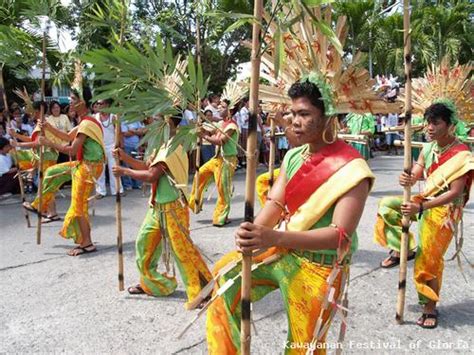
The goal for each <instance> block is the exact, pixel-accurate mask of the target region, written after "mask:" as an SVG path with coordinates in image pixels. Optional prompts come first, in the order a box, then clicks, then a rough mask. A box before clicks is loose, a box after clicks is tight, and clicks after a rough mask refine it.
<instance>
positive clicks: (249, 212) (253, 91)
mask: <svg viewBox="0 0 474 355" xmlns="http://www.w3.org/2000/svg"><path fill="white" fill-rule="evenodd" d="M262 12H263V0H255V3H254V23H253V28H252V57H251V64H252V69H251V77H250V119H249V135H248V138H247V171H246V178H245V221H246V222H253V219H254V202H255V175H256V170H257V160H256V157H257V155H256V148H257V147H256V146H257V110H258V87H259V80H260V55H259V51H260V32H261V22H262ZM251 269H252V253H244V254H243V255H242V290H241V291H242V293H241V309H242V311H241V312H242V318H241V323H240V350H241V352H242V354H243V355H248V354H250V331H251V330H250V312H251V299H250V291H251V288H252V287H251V278H252V270H251Z"/></svg>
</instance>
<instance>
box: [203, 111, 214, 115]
mask: <svg viewBox="0 0 474 355" xmlns="http://www.w3.org/2000/svg"><path fill="white" fill-rule="evenodd" d="M208 112H210V113H211V114H213V113H212V111H211V110H205V111H204V116H206V113H208Z"/></svg>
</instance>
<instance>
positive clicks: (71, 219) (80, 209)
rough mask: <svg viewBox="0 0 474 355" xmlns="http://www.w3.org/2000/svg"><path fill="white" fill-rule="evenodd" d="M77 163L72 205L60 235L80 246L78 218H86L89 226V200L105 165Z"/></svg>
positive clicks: (85, 162) (73, 180)
mask: <svg viewBox="0 0 474 355" xmlns="http://www.w3.org/2000/svg"><path fill="white" fill-rule="evenodd" d="M75 163H76V164H78V165H77V166H76V168H75V169H73V175H72V193H71V205H70V206H69V209H68V211H67V213H66V216H65V217H64V224H63V227H62V229H61V231H60V232H59V234H60V235H61V236H62V237H63V238H67V239H69V238H72V239H73V240H74V242H75V243H76V244H80V243H81V242H82V233H81V229H80V228H79V221H78V218H79V217H82V218H85V219H86V221H87V223H88V224H89V203H88V199H89V196H90V194H91V192H92V191H93V190H94V188H95V180H96V179H97V178H99V176H100V175H101V174H102V170H103V169H104V163H103V162H102V161H101V162H87V161H81V162H75Z"/></svg>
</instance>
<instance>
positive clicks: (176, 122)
mask: <svg viewBox="0 0 474 355" xmlns="http://www.w3.org/2000/svg"><path fill="white" fill-rule="evenodd" d="M170 119H171V121H173V123H174V126H175V127H178V126H179V124H180V123H181V120H182V117H181V116H178V115H173V116H171V117H170Z"/></svg>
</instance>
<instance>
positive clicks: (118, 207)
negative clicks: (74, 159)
mask: <svg viewBox="0 0 474 355" xmlns="http://www.w3.org/2000/svg"><path fill="white" fill-rule="evenodd" d="M120 139H121V137H120V119H119V117H118V116H117V118H116V122H115V149H117V148H119V147H120ZM115 165H116V166H120V158H118V157H115ZM115 186H116V187H117V188H116V193H115V218H116V220H117V252H118V282H119V291H123V290H124V289H125V287H124V276H123V234H122V196H121V195H120V176H116V177H115Z"/></svg>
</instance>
